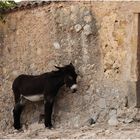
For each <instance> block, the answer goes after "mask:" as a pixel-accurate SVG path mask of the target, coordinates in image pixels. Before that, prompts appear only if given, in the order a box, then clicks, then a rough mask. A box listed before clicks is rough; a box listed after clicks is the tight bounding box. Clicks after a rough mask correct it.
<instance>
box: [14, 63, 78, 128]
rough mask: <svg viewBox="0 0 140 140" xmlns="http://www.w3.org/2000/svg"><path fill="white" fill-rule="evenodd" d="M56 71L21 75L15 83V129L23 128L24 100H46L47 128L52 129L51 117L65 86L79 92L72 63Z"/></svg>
mask: <svg viewBox="0 0 140 140" xmlns="http://www.w3.org/2000/svg"><path fill="white" fill-rule="evenodd" d="M55 67H56V68H57V70H56V71H52V72H47V73H44V74H41V75H37V76H33V75H19V76H18V77H17V78H16V79H15V80H14V82H13V85H12V90H13V93H14V99H15V106H14V109H13V119H14V128H15V129H17V130H19V129H20V128H21V123H20V116H21V113H22V111H23V108H24V106H25V103H24V102H23V100H24V99H27V100H29V101H32V102H35V101H40V100H44V108H45V110H44V113H45V121H44V124H45V127H47V128H49V129H51V128H52V122H51V115H52V110H53V104H54V99H55V97H56V95H57V93H58V91H59V89H60V87H62V86H63V85H64V84H66V86H67V87H69V88H70V89H71V90H72V92H76V90H77V84H76V79H77V74H76V72H75V68H74V66H73V64H72V63H70V64H69V65H65V66H64V67H57V66H55Z"/></svg>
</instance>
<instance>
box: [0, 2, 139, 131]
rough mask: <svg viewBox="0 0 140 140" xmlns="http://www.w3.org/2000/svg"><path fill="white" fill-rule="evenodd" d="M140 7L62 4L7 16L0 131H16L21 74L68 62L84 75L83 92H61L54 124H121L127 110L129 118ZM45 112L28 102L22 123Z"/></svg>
mask: <svg viewBox="0 0 140 140" xmlns="http://www.w3.org/2000/svg"><path fill="white" fill-rule="evenodd" d="M139 7H140V3H139V2H59V3H51V4H50V5H48V6H44V7H38V8H34V9H31V10H28V9H27V10H22V11H18V12H13V13H9V14H7V15H6V23H5V24H4V25H1V26H0V27H2V28H1V32H2V33H3V47H2V51H1V53H2V54H1V56H0V58H1V60H0V61H2V62H1V65H2V66H1V65H0V66H1V67H2V71H3V73H2V78H1V79H0V80H1V83H2V86H1V87H2V88H1V90H2V91H1V93H0V107H1V109H0V114H1V115H0V121H1V123H0V128H1V129H0V130H6V129H8V128H11V127H12V123H13V120H12V115H11V113H10V112H11V110H12V108H13V105H14V100H13V93H12V90H11V85H12V82H13V80H14V79H15V78H16V77H17V76H18V75H19V74H23V73H24V74H33V75H36V74H40V73H43V72H47V71H51V70H54V69H55V68H54V65H58V66H63V65H65V64H68V63H69V62H72V63H73V64H74V65H75V67H76V70H77V71H78V73H79V77H78V87H79V88H78V92H77V93H76V94H72V93H71V92H70V91H69V90H68V89H66V88H65V87H63V88H62V89H61V90H60V92H59V94H58V96H57V99H56V102H55V108H54V115H53V120H54V125H55V126H56V127H70V128H72V127H80V126H82V125H85V124H86V123H87V121H88V120H89V119H91V118H96V117H97V116H98V120H97V121H98V122H108V123H109V124H110V123H112V120H113V121H114V122H115V123H119V122H121V121H122V119H120V120H119V119H118V118H121V117H122V114H123V113H124V112H125V115H124V116H123V117H124V118H123V119H125V118H126V117H127V115H128V114H129V113H126V112H129V111H128V110H127V100H128V91H129V88H130V86H129V84H130V83H129V84H128V81H135V78H133V76H134V75H135V72H134V73H133V74H132V71H135V67H132V56H133V55H135V51H134V53H133V51H132V48H133V45H134V44H133V41H134V38H133V33H134V30H133V25H134V9H138V8H139ZM128 9H129V10H128ZM0 38H1V36H0ZM0 49H1V48H0ZM1 67H0V68H1ZM124 110H125V111H124ZM132 110H133V109H132ZM41 111H43V105H42V103H34V104H32V103H29V104H28V107H26V109H25V111H24V112H23V115H22V116H23V117H22V121H23V123H24V124H26V125H28V124H30V123H33V122H37V121H38V119H39V114H40V112H41ZM133 111H134V110H133ZM133 114H134V115H135V113H133ZM134 115H132V117H134ZM112 116H113V117H112ZM129 116H130V115H129ZM114 118H115V119H114ZM116 119H117V120H116ZM114 122H113V123H114Z"/></svg>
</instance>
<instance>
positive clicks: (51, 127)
mask: <svg viewBox="0 0 140 140" xmlns="http://www.w3.org/2000/svg"><path fill="white" fill-rule="evenodd" d="M45 127H46V128H48V129H53V125H52V124H51V125H46V126H45Z"/></svg>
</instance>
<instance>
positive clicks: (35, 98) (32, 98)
mask: <svg viewBox="0 0 140 140" xmlns="http://www.w3.org/2000/svg"><path fill="white" fill-rule="evenodd" d="M23 97H24V98H25V99H27V100H29V101H32V102H35V101H41V100H43V99H44V95H31V96H23Z"/></svg>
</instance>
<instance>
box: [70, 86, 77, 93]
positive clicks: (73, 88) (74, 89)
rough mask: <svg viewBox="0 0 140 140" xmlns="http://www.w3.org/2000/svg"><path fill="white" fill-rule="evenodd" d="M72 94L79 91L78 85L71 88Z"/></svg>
mask: <svg viewBox="0 0 140 140" xmlns="http://www.w3.org/2000/svg"><path fill="white" fill-rule="evenodd" d="M71 90H72V93H74V92H76V91H77V84H74V85H72V86H71Z"/></svg>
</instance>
